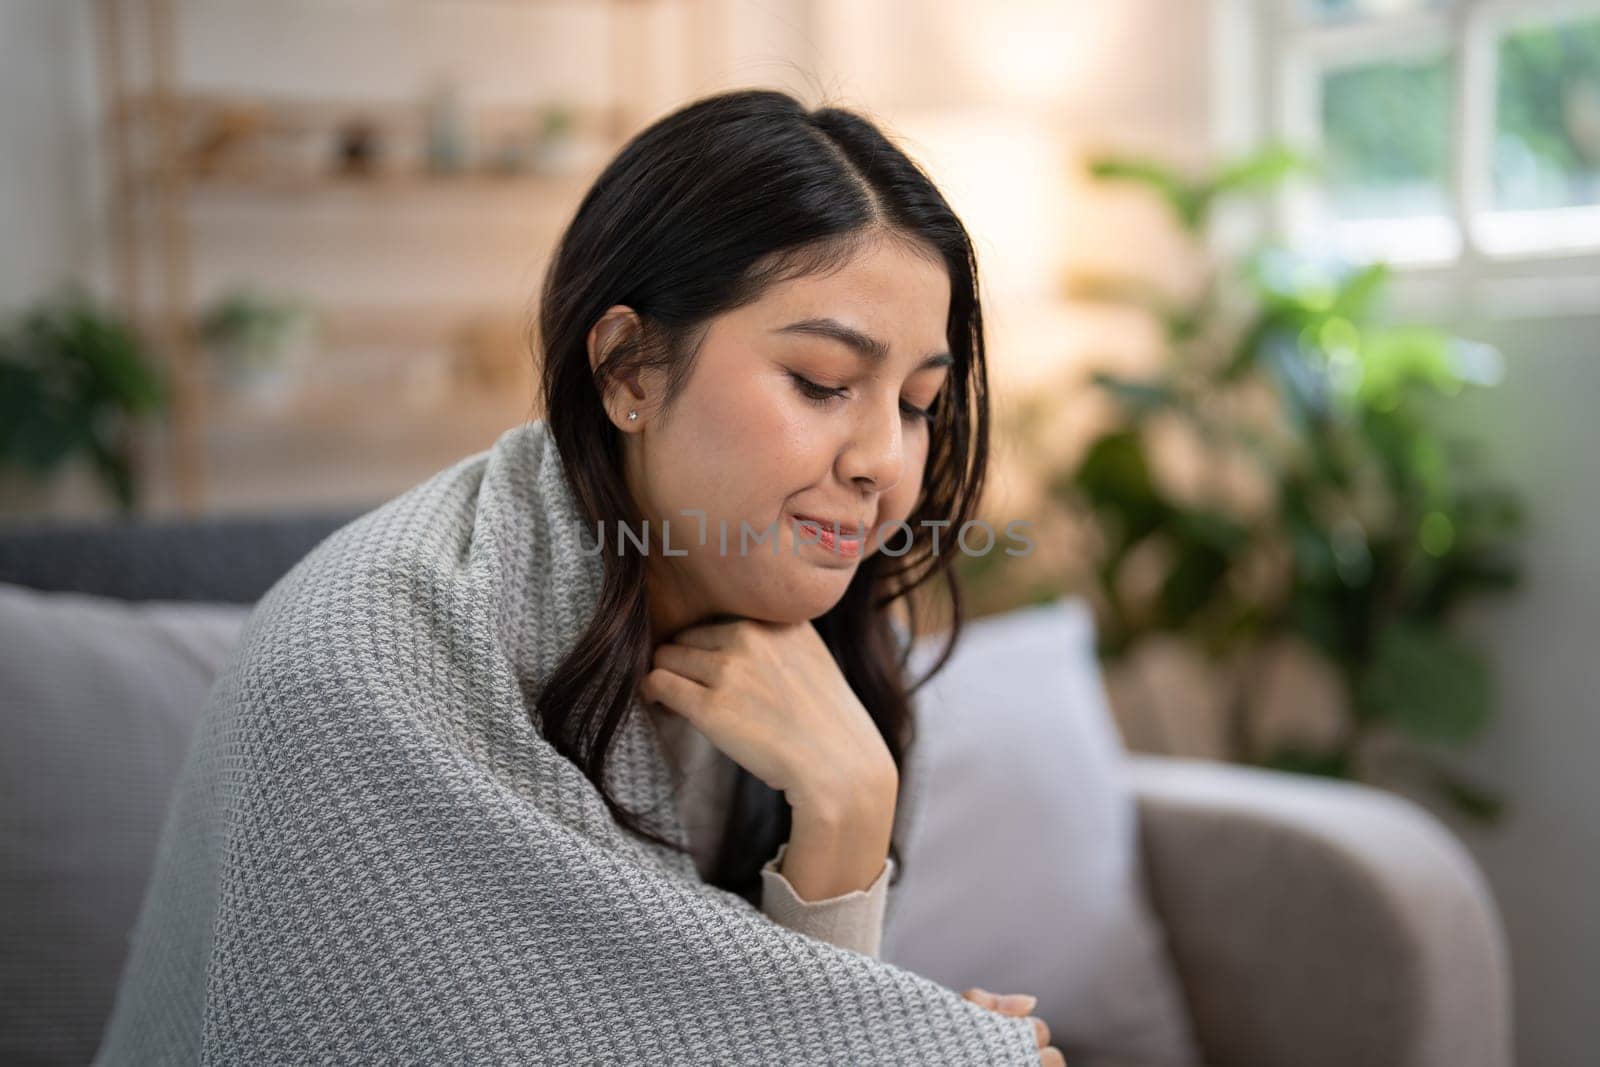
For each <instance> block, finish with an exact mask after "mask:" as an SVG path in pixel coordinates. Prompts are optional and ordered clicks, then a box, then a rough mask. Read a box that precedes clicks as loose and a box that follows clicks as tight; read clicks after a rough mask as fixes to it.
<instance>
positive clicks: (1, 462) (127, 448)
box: [0, 285, 165, 512]
mask: <svg viewBox="0 0 1600 1067" xmlns="http://www.w3.org/2000/svg"><path fill="white" fill-rule="evenodd" d="M164 404H165V392H164V389H163V387H162V382H161V379H160V377H159V375H158V373H157V370H156V363H155V360H154V358H153V357H152V356H151V354H150V353H149V352H148V351H147V350H146V349H145V347H144V346H143V344H141V343H140V341H139V339H138V337H137V336H136V335H135V333H134V331H133V330H132V329H131V328H130V327H129V326H128V325H127V324H126V323H125V322H124V321H123V320H122V318H121V317H120V316H119V315H117V314H116V313H114V312H112V311H111V310H109V309H107V308H105V307H103V306H101V305H100V304H99V303H98V302H96V301H95V300H94V299H93V298H92V297H91V296H90V295H89V294H88V293H87V292H86V291H85V290H84V289H82V288H81V287H79V286H76V285H70V286H68V287H66V288H65V289H63V290H62V291H60V292H58V293H56V294H55V295H53V296H50V297H48V298H46V299H45V300H42V301H40V302H39V303H38V304H36V305H34V306H33V307H31V308H28V309H26V310H25V311H23V312H22V313H21V314H19V315H18V316H16V317H15V318H14V319H13V320H12V321H10V322H8V323H6V324H4V326H3V327H0V468H4V469H5V470H6V472H7V473H8V474H9V475H10V481H11V490H10V494H11V495H14V496H20V495H22V494H23V492H24V491H25V490H27V489H29V488H31V489H33V490H38V489H40V488H42V487H43V486H45V485H46V484H47V483H49V482H51V481H53V480H54V479H56V478H57V477H59V476H60V475H61V474H62V473H63V472H64V471H65V470H66V469H67V468H69V467H71V466H72V465H73V464H75V463H86V464H87V465H88V467H89V469H90V470H91V471H92V472H93V474H94V475H95V477H96V478H97V479H98V481H99V483H100V485H102V486H103V487H104V489H105V490H106V491H107V492H108V493H109V494H110V496H111V497H112V499H113V500H114V501H115V502H116V504H117V506H118V507H119V508H121V509H122V510H123V511H125V512H129V511H132V510H133V509H134V508H135V507H136V506H137V504H138V502H139V496H140V483H139V478H138V471H137V469H136V466H135V463H134V457H133V437H134V431H135V429H136V428H137V425H138V423H139V422H140V421H141V420H143V419H146V418H148V417H149V416H150V415H152V414H154V413H156V412H158V411H160V410H162V408H163V406H164ZM14 503H15V501H13V504H14Z"/></svg>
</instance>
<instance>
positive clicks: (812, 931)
mask: <svg viewBox="0 0 1600 1067" xmlns="http://www.w3.org/2000/svg"><path fill="white" fill-rule="evenodd" d="M788 848H789V844H788V842H787V841H786V842H784V843H783V845H782V846H781V847H780V848H779V849H778V854H777V855H775V856H773V857H772V858H771V859H770V860H768V861H767V862H766V864H765V865H764V866H763V867H762V868H761V911H762V913H763V914H764V915H766V916H767V918H769V919H771V920H772V921H773V922H775V923H777V924H778V925H779V926H786V927H788V928H789V929H791V930H796V931H799V932H800V933H802V934H808V935H810V936H811V937H814V938H817V939H818V940H819V941H827V942H829V943H831V944H834V945H838V946H839V947H840V948H848V949H854V950H855V951H856V952H860V953H864V954H865V955H868V956H873V957H876V956H877V955H878V946H879V943H880V941H881V939H882V936H883V908H884V902H885V899H886V897H887V894H888V891H889V880H890V879H891V878H893V877H894V860H893V859H891V858H889V857H887V856H886V857H884V861H883V870H882V871H880V872H879V873H878V877H877V880H875V881H874V882H873V883H872V884H871V885H870V886H868V887H867V888H866V889H856V890H852V891H851V892H849V893H843V894H841V895H839V896H836V897H828V898H826V899H824V900H802V899H800V895H799V894H798V893H796V892H795V888H794V886H793V885H791V884H790V883H789V879H787V878H785V877H784V876H783V875H782V874H779V873H778V868H779V867H780V866H781V865H782V864H783V855H784V853H785V852H786V851H788Z"/></svg>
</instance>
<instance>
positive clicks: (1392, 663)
mask: <svg viewBox="0 0 1600 1067" xmlns="http://www.w3.org/2000/svg"><path fill="white" fill-rule="evenodd" d="M743 86H764V87H775V88H781V89H786V90H789V91H791V92H793V93H795V94H796V95H797V96H799V97H800V98H801V99H803V100H805V101H806V102H807V103H809V104H813V105H816V104H821V103H833V104H841V105H843V106H847V107H852V108H855V109H858V110H860V111H863V112H864V113H866V114H868V115H869V116H871V117H873V118H875V119H877V120H879V121H881V122H882V123H883V124H885V126H886V127H887V128H888V129H889V130H890V131H891V133H892V134H893V135H894V136H896V137H897V138H898V139H899V140H900V142H901V143H902V144H903V146H904V147H905V148H906V149H907V151H908V152H909V153H910V154H911V155H912V156H913V157H914V158H916V159H918V160H919V161H920V162H921V163H922V164H923V165H924V166H925V167H926V168H927V169H928V170H929V172H930V173H931V174H932V175H933V177H934V178H935V180H936V181H937V182H938V183H939V184H940V186H941V188H943V189H944V191H945V193H946V195H947V196H948V198H949V199H950V200H951V202H952V204H953V205H954V206H955V208H956V210H957V211H958V213H960V215H961V216H962V218H963V219H964V221H965V222H966V224H967V226H968V228H969V230H970V231H971V233H972V234H973V236H974V238H975V240H976V242H977V245H978V255H979V261H980V264H981V271H982V274H981V279H982V285H983V288H984V293H985V314H986V318H987V319H988V322H989V324H990V335H989V343H990V350H989V351H990V360H991V367H992V387H993V390H994V396H995V416H996V419H997V425H996V444H995V457H994V464H995V469H994V474H993V483H992V489H991V492H990V494H989V497H988V501H987V511H988V512H989V517H990V518H992V519H993V520H994V521H995V523H996V526H997V527H1001V526H1003V524H1004V523H1005V522H1007V521H1010V520H1012V519H1017V518H1024V519H1027V520H1029V521H1030V522H1031V523H1032V524H1033V531H1032V533H1033V537H1034V539H1035V542H1036V545H1037V549H1036V551H1035V552H1034V554H1033V555H1032V556H1031V557H1029V558H1027V559H1025V560H1016V559H1013V558H1010V557H1006V556H1004V555H1003V554H1000V553H992V554H990V555H987V556H975V557H971V558H967V559H963V561H962V565H963V569H964V570H965V572H966V577H967V578H968V581H969V585H970V587H971V589H972V591H973V593H972V595H973V601H974V603H973V607H974V609H975V610H976V611H977V612H978V613H979V614H988V613H996V612H1000V611H1003V610H1006V609H1008V608H1011V607H1015V606H1017V605H1020V604H1026V603H1032V602H1038V601H1045V600H1048V599H1050V598H1052V597H1055V596H1059V595H1061V594H1063V593H1066V592H1071V593H1077V594H1081V595H1083V596H1085V597H1087V598H1088V599H1089V600H1090V601H1091V602H1092V604H1093V605H1094V607H1095V611H1096V617H1097V620H1098V623H1099V630H1100V635H1099V639H1100V649H1099V651H1100V654H1101V659H1102V665H1103V667H1104V670H1105V677H1106V680H1107V685H1108V689H1109V692H1110V695H1111V697H1112V702H1113V706H1114V710H1115V712H1116V715H1117V719H1118V725H1119V727H1120V729H1121V731H1122V734H1123V737H1124V740H1125V741H1126V743H1127V744H1128V746H1129V747H1130V748H1132V749H1136V750H1141V751H1148V752H1157V753H1168V754H1176V755H1188V756H1201V757H1206V758H1215V759H1220V760H1230V761H1235V762H1246V763H1254V764H1259V765H1263V766H1270V767H1276V768H1280V769H1286V770H1293V771H1297V772H1303V773H1307V774H1320V775H1331V776H1335V777H1344V778H1355V779H1361V780H1365V781H1369V782H1374V783H1377V784H1381V785H1383V786H1385V787H1387V788H1392V789H1395V790H1397V791H1402V792H1405V793H1407V794H1408V795H1411V796H1413V797H1415V798H1417V799H1418V800H1420V801H1421V802H1422V803H1424V804H1426V805H1427V806H1428V807H1430V809H1432V810H1433V811H1435V812H1436V813H1437V814H1439V815H1440V817H1441V818H1443V819H1446V820H1447V821H1448V822H1449V823H1450V825H1451V826H1452V828H1453V829H1455V830H1456V831H1457V832H1458V833H1459V834H1460V835H1461V836H1462V838H1463V839H1464V840H1465V841H1466V843H1467V845H1468V847H1469V848H1470V849H1471V851H1472V853H1473V855H1474V856H1475V857H1476V858H1477V860H1478V861H1479V863H1480V864H1481V865H1482V867H1483V869H1484V871H1485V874H1486V876H1487V878H1488V880H1489V882H1490V886H1491V888H1492V890H1493V893H1494V895H1495V898H1496V900H1497V902H1498V903H1499V905H1500V907H1501V909H1502V910H1503V913H1504V919H1505V923H1506V927H1507V932H1508V934H1509V937H1510V942H1511V950H1512V968H1513V973H1514V984H1515V990H1516V1002H1515V1012H1516V1037H1517V1044H1518V1050H1519V1062H1522V1063H1524V1064H1576V1063H1580V1062H1589V1061H1591V1060H1592V1058H1593V1053H1592V1051H1590V1050H1589V1049H1588V1048H1587V1044H1588V1043H1587V1042H1586V1041H1585V1040H1584V1039H1585V1038H1586V1037H1587V1036H1588V1035H1589V1034H1591V1033H1592V1031H1593V1024H1592V1019H1593V1018H1594V1017H1595V1012H1596V1009H1597V1008H1600V999H1597V998H1600V921H1597V920H1596V919H1595V918H1594V916H1593V914H1592V910H1593V904H1592V902H1593V901H1594V900H1596V899H1600V830H1597V829H1596V822H1595V820H1594V819H1593V817H1592V814H1591V813H1592V812H1594V811H1595V810H1597V808H1600V777H1597V776H1596V775H1594V774H1593V772H1592V769H1591V762H1590V761H1591V760H1592V759H1593V758H1594V753H1595V752H1596V751H1600V724H1597V719H1596V716H1595V702H1596V697H1595V693H1596V691H1597V682H1600V673H1597V671H1596V669H1595V667H1594V657H1593V654H1592V648H1591V646H1590V645H1589V641H1591V640H1593V639H1594V635H1595V634H1596V633H1597V632H1600V608H1597V606H1596V605H1597V603H1600V568H1597V566H1596V564H1595V562H1594V560H1593V559H1592V557H1591V556H1590V555H1589V552H1588V549H1589V547H1590V546H1591V545H1593V544H1595V543H1600V476H1597V475H1596V471H1595V458H1594V457H1595V456H1596V455H1597V454H1600V420H1597V419H1596V418H1595V417H1594V414H1593V412H1592V410H1591V409H1592V407H1593V406H1594V405H1595V403H1596V402H1597V401H1600V2H1595V0H1520V2H1511V0H1476V2H1475V0H1096V2H1090V0H1048V2H1047V0H990V2H986V3H984V4H981V5H980V4H972V3H957V2H951V0H610V2H606V0H539V2H536V0H278V2H275V3H271V4H263V3H255V2H248V0H120V2H118V0H96V2H89V0H0V233H3V234H4V240H3V242H0V518H4V519H5V520H6V521H10V522H28V521H41V520H82V521H101V520H112V519H118V518H129V517H140V518H144V519H160V518H177V517H193V516H205V515H220V514H225V513H226V514H298V513H308V512H329V511H336V510H340V509H359V508H363V507H367V506H371V505H372V504H376V503H378V502H380V501H382V500H384V499H386V498H388V497H390V496H392V495H394V494H396V493H398V492H401V491H403V490H404V489H406V488H408V487H410V486H412V485H414V484H416V483H417V482H419V481H421V480H422V479H424V478H426V477H427V476H428V475H430V474H432V473H434V472H435V471H437V470H439V469H441V468H443V467H445V466H447V465H448V464H450V463H452V462H454V461H455V460H457V459H459V458H461V457H463V456H465V455H467V454H469V453H471V452H474V451H477V450H479V449H482V448H485V447H487V446H488V445H489V444H490V443H491V442H492V441H493V440H494V439H495V438H496V437H497V436H498V435H499V434H500V433H501V432H502V431H503V430H504V429H506V428H508V427H509V426H511V425H514V424H516V423H517V422H519V421H522V420H524V419H526V418H528V417H530V415H534V414H537V412H536V411H534V409H533V406H532V405H533V398H532V366H533V364H532V357H531V354H530V344H529V326H530V323H531V321H532V319H531V316H532V314H533V311H534V304H533V300H534V297H535V294H536V291H537V287H538V284H539V281H540V279H541V277H542V274H543V271H544V267H545V263H546V259H547V257H548V255H549V253H550V251H551V248H552V245H553V243H554V241H555V239H556V238H557V236H558V235H559V233H560V230H561V228H562V227H563V226H564V225H565V223H566V222H567V220H568V219H569V218H570V216H571V214H572V212H573V210H574V209H575V207H576V206H577V203H578V200H579V198H580V197H581V196H582V194H583V192H584V190H585V189H586V187H587V185H588V183H589V182H590V181H592V179H593V178H594V176H595V175H596V174H597V173H598V172H599V170H600V168H601V167H603V165H604V164H605V162H606V161H607V160H608V159H609V158H610V157H611V156H612V155H613V154H614V153H615V152H616V150H617V149H618V148H619V147H620V146H621V145H622V143H623V142H624V141H625V140H626V139H627V138H628V137H629V136H631V135H632V134H633V133H634V132H636V131H638V130H639V129H641V128H642V127H644V126H645V125H647V124H648V123H649V122H650V121H652V120H653V119H654V118H657V117H659V116H661V115H663V114H665V113H666V112H668V111H670V110H672V109H674V108H675V107H677V106H679V105H681V104H683V103H685V102H687V101H689V100H691V99H693V98H694V97H697V96H700V95H703V94H707V93H711V92H716V91H720V90H724V89H729V88H735V87H743ZM1586 901H1587V902H1589V903H1585V902H1586Z"/></svg>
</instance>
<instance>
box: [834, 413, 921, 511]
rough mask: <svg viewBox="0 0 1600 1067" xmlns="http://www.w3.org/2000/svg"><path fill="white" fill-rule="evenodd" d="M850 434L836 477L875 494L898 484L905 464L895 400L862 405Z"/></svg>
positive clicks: (903, 444)
mask: <svg viewBox="0 0 1600 1067" xmlns="http://www.w3.org/2000/svg"><path fill="white" fill-rule="evenodd" d="M860 410H861V417H860V418H858V419H857V420H856V426H855V430H854V432H853V433H852V434H851V437H850V441H849V442H848V443H847V444H846V445H845V449H844V454H843V455H842V456H841V457H840V460H839V463H840V474H841V475H843V477H844V478H845V479H846V480H847V481H849V482H851V483H853V484H857V485H861V486H862V487H863V488H870V489H873V490H875V491H876V492H879V493H886V492H888V491H889V490H890V489H893V488H894V487H895V486H896V485H897V484H898V483H899V481H900V474H901V469H902V467H903V466H904V463H905V442H904V430H903V428H902V426H901V424H900V402H899V398H898V397H895V398H894V400H893V402H892V403H891V404H889V405H888V407H887V411H885V410H884V405H873V406H872V407H871V409H870V410H868V409H867V408H866V406H865V405H863V407H862V408H861V409H860Z"/></svg>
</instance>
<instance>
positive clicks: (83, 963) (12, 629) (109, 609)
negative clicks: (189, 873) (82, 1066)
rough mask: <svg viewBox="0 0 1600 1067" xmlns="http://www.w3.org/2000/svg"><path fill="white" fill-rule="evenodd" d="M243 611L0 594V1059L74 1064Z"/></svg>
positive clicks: (110, 992)
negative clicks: (194, 732)
mask: <svg viewBox="0 0 1600 1067" xmlns="http://www.w3.org/2000/svg"><path fill="white" fill-rule="evenodd" d="M249 610H250V609H249V607H248V606H238V605H219V604H188V603H174V602H159V601H149V602H142V603H134V602H128V601H120V600H109V599H103V598H100V597H95V596H90V595H87V594H81V593H40V592H36V591H34V590H30V589H26V588H23V587H20V586H15V585H6V584H3V583H0V1062H3V1063H34V1064H51V1063H87V1062H89V1060H90V1058H91V1057H92V1056H93V1055H94V1052H95V1050H96V1048H97V1047H98V1046H99V1043H100V1034H101V1030H102V1028H103V1027H104V1025H105V1021H106V1018H107V1016H108V1014H109V1013H110V1010H111V1005H112V1001H113V999H114V997H115V995H116V984H117V978H118V976H119V974H120V972H121V969H122V964H123V961H124V958H125V957H126V954H127V950H128V938H129V935H130V934H131V932H132V929H133V924H134V921H135V919H136V918H137V917H138V912H139V905H140V903H141V900H142V897H143V894H144V886H145V881H146V880H147V879H148V877H149V875H150V870H151V866H152V864H153V863H154V861H155V851H156V845H157V842H158V840H159V837H160V832H161V825H162V821H163V819H164V817H165V813H166V806H167V801H168V798H169V794H170V792H171V790H172V788H173V786H174V784H175V783H176V781H177V776H178V772H179V769H180V767H181V765H182V762H183V757H184V755H185V754H186V749H187V744H188V741H189V739H190V736H191V734H192V731H193V728H194V727H195V726H196V725H197V724H198V722H199V719H200V713H201V712H202V711H203V709H204V707H205V700H206V697H207V695H208V693H209V692H210V689H211V684H212V681H213V678H214V677H215V675H216V674H217V672H218V671H219V670H220V669H221V667H222V665H223V663H224V662H225V660H226V659H227V657H228V655H229V654H230V653H231V652H232V649H233V646H234V644H235V641H236V639H237V637H238V635H239V630H240V626H241V624H242V623H243V621H244V619H245V616H246V615H247V614H248V613H249Z"/></svg>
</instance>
